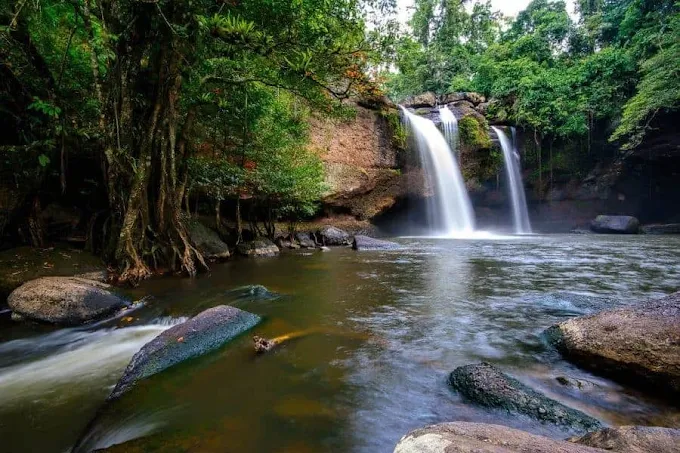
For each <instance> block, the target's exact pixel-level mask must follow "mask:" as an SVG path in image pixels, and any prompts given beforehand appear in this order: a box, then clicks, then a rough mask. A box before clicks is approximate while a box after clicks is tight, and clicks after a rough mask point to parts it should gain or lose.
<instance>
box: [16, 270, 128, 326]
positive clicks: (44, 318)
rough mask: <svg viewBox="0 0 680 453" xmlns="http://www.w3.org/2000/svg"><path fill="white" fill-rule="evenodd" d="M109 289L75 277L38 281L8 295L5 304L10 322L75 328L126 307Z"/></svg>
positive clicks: (94, 282)
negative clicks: (24, 321)
mask: <svg viewBox="0 0 680 453" xmlns="http://www.w3.org/2000/svg"><path fill="white" fill-rule="evenodd" d="M110 289H111V286H110V285H107V284H106V283H101V282H98V281H95V280H88V279H84V278H78V277H42V278H38V279H35V280H31V281H29V282H27V283H24V284H23V285H21V286H20V287H19V288H17V289H15V290H14V291H12V293H11V294H10V295H9V297H8V298H7V304H8V305H9V308H10V309H11V310H12V313H13V318H14V319H26V320H32V321H40V322H47V323H52V324H60V325H79V324H84V323H86V322H89V321H92V320H95V319H99V318H102V317H105V316H107V315H110V314H113V313H115V312H116V311H118V310H120V309H122V308H124V307H126V306H127V305H128V304H129V303H128V301H127V300H125V299H123V298H122V297H120V296H118V295H116V294H114V293H113V292H111V291H110Z"/></svg>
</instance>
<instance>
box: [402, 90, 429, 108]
mask: <svg viewBox="0 0 680 453" xmlns="http://www.w3.org/2000/svg"><path fill="white" fill-rule="evenodd" d="M402 105H404V106H405V107H410V108H414V109H417V108H420V107H434V106H436V105H437V96H436V95H435V94H434V93H432V92H430V91H428V92H427V93H422V94H419V95H416V96H411V97H409V98H407V99H406V100H405V101H404V102H403V104H402Z"/></svg>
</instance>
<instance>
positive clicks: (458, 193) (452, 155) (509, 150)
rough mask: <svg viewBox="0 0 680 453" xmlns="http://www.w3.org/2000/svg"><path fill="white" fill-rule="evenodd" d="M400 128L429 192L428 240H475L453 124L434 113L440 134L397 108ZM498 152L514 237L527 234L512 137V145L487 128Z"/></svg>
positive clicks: (449, 115)
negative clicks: (414, 152) (405, 133)
mask: <svg viewBox="0 0 680 453" xmlns="http://www.w3.org/2000/svg"><path fill="white" fill-rule="evenodd" d="M401 110H402V112H403V118H404V123H405V124H406V126H407V129H408V131H409V135H410V137H411V138H412V143H413V144H414V145H415V148H416V150H417V151H418V156H419V158H420V162H421V165H422V168H423V171H424V173H425V182H426V187H427V189H429V190H430V191H431V192H432V196H431V197H429V198H428V201H427V225H428V233H429V234H428V235H429V236H432V237H442V238H460V237H472V236H475V215H474V211H473V209H472V203H471V202H470V196H469V195H468V191H467V188H466V187H465V181H464V179H463V175H462V173H461V170H460V158H461V152H460V137H459V133H458V120H457V119H456V116H455V115H454V114H453V112H452V111H451V110H450V109H449V108H448V107H447V106H443V107H441V108H440V109H439V116H440V119H441V131H440V130H439V129H438V128H437V126H436V125H435V124H434V122H432V121H431V120H429V119H427V118H423V117H421V116H419V115H416V114H414V113H412V112H410V111H409V110H408V109H406V108H404V107H401ZM491 129H492V130H493V131H494V133H495V134H496V135H497V136H498V140H499V142H500V146H501V149H502V151H503V161H504V163H505V173H506V177H507V183H508V191H509V193H510V200H511V203H512V214H513V227H514V233H516V234H531V232H532V231H531V224H530V222H529V214H528V209H527V202H526V195H525V193H524V186H523V183H522V174H521V171H520V156H519V150H518V149H517V145H516V140H515V133H514V129H513V140H512V141H511V140H510V139H509V138H508V136H507V135H506V134H505V133H504V132H503V130H502V129H500V128H498V127H495V126H492V128H491Z"/></svg>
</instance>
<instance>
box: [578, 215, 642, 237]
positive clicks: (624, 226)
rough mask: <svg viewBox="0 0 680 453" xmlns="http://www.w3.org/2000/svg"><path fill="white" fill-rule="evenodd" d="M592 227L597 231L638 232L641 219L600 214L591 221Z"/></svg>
mask: <svg viewBox="0 0 680 453" xmlns="http://www.w3.org/2000/svg"><path fill="white" fill-rule="evenodd" d="M590 229H591V230H593V231H594V232H596V233H611V234H637V233H638V230H639V229H640V221H639V220H638V219H636V218H635V217H631V216H625V215H599V216H597V217H596V218H595V220H593V221H592V222H591V223H590Z"/></svg>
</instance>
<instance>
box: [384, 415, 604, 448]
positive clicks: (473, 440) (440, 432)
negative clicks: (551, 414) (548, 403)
mask: <svg viewBox="0 0 680 453" xmlns="http://www.w3.org/2000/svg"><path fill="white" fill-rule="evenodd" d="M471 452H474V453H512V452H517V453H520V452H521V453H596V452H600V453H602V452H604V450H599V449H596V448H590V447H586V446H583V445H578V444H573V443H569V442H564V441H559V440H553V439H548V438H547V437H543V436H537V435H535V434H529V433H527V432H524V431H520V430H518V429H512V428H508V427H505V426H500V425H487V424H483V423H465V422H454V423H442V424H439V425H432V426H428V427H426V428H421V429H416V430H414V431H411V432H410V433H408V434H407V435H406V436H404V437H403V438H402V439H401V440H400V441H399V443H398V444H397V446H396V448H395V449H394V453H471Z"/></svg>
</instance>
